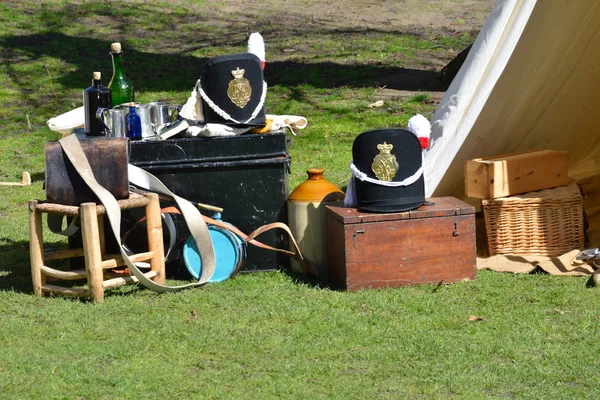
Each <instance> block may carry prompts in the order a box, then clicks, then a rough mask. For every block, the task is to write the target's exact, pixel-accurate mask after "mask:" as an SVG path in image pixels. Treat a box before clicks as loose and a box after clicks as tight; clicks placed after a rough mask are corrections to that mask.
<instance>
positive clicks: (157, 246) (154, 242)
mask: <svg viewBox="0 0 600 400" xmlns="http://www.w3.org/2000/svg"><path fill="white" fill-rule="evenodd" d="M146 196H148V197H149V198H150V202H149V203H148V205H147V206H146V228H147V233H148V250H149V251H151V252H153V253H154V255H153V257H152V258H151V259H150V270H151V271H153V272H156V277H155V278H154V281H155V282H156V283H159V284H161V285H164V283H165V249H164V247H163V232H162V219H161V216H160V201H159V200H158V195H157V194H156V193H149V194H147V195H146Z"/></svg>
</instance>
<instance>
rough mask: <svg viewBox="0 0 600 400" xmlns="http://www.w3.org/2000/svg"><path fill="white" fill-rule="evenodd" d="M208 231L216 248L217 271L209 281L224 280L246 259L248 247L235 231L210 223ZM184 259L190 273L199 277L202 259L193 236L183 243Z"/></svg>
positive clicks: (233, 273)
mask: <svg viewBox="0 0 600 400" xmlns="http://www.w3.org/2000/svg"><path fill="white" fill-rule="evenodd" d="M208 232H209V234H210V237H211V239H212V242H213V248H214V249H215V257H216V262H217V263H216V266H215V272H214V273H213V275H212V277H211V278H210V279H209V280H208V282H222V281H224V280H226V279H229V278H231V277H232V276H233V275H235V273H236V272H237V271H238V270H239V268H240V267H241V266H242V264H243V263H244V261H245V259H246V248H245V246H244V243H243V242H242V240H241V239H240V238H239V237H238V236H237V235H235V234H234V233H232V232H230V231H228V230H227V229H223V228H219V227H218V226H214V225H209V227H208ZM183 260H184V262H185V266H186V268H187V269H188V271H189V272H190V274H191V275H192V276H193V277H194V278H196V279H199V278H200V275H202V260H201V259H200V254H199V253H198V247H197V246H196V242H195V241H194V238H193V237H192V236H190V237H188V238H187V240H186V241H185V244H184V245H183Z"/></svg>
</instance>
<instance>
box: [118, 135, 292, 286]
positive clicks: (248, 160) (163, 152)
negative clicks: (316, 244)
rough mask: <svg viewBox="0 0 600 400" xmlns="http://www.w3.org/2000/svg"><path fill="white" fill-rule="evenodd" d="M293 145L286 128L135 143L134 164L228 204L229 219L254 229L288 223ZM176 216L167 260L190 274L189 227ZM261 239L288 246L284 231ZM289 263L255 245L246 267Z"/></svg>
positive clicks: (196, 195) (193, 194)
mask: <svg viewBox="0 0 600 400" xmlns="http://www.w3.org/2000/svg"><path fill="white" fill-rule="evenodd" d="M288 145H289V139H288V137H287V136H286V134H285V133H284V132H278V133H272V134H247V135H240V136H234V137H215V138H182V139H169V140H164V141H139V142H132V143H131V155H130V161H129V162H130V163H131V164H133V165H136V166H138V167H140V168H143V169H144V170H146V171H148V172H150V173H151V174H153V175H154V176H156V177H157V178H159V179H160V180H161V181H162V182H163V183H164V184H165V185H166V186H167V187H168V188H169V189H170V190H171V191H172V192H173V193H175V194H177V195H178V196H181V197H183V198H185V199H187V200H190V201H192V202H198V203H204V204H209V205H212V206H217V207H221V208H223V212H222V219H223V221H225V222H229V223H231V224H232V225H235V226H236V227H238V228H239V229H240V230H242V231H243V232H245V233H250V232H251V231H253V230H255V229H256V228H258V227H260V226H262V225H264V224H267V223H271V222H275V221H280V222H285V223H287V215H286V200H287V195H288V175H289V171H290V163H291V161H290V156H289V154H288ZM201 212H202V213H203V214H205V215H208V216H212V214H213V212H210V211H205V210H202V209H201ZM173 218H174V220H175V226H176V229H177V247H176V250H175V251H174V253H173V254H171V255H170V256H169V259H168V260H167V271H168V272H169V271H171V272H173V273H175V274H176V275H179V273H178V272H181V271H185V273H187V270H186V268H185V264H184V261H183V257H182V249H183V242H184V240H185V238H187V236H188V235H189V231H188V229H187V227H186V226H185V222H184V220H183V218H181V217H180V216H177V215H176V216H174V217H173ZM258 239H259V240H260V241H262V242H264V243H266V244H269V245H271V246H274V247H278V248H285V249H287V248H288V240H287V237H285V236H284V234H283V232H277V231H270V232H267V233H265V234H263V235H262V236H260V237H259V238H258ZM288 264H289V260H288V259H287V257H285V256H281V255H278V253H277V252H274V251H268V250H264V249H259V248H256V247H254V246H249V247H248V257H247V260H246V263H245V265H244V266H243V268H242V271H258V270H273V269H277V268H279V267H287V265H288ZM183 275H185V274H183Z"/></svg>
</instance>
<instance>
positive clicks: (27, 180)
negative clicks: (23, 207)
mask: <svg viewBox="0 0 600 400" xmlns="http://www.w3.org/2000/svg"><path fill="white" fill-rule="evenodd" d="M0 186H31V175H29V172H27V171H23V175H22V176H21V182H0Z"/></svg>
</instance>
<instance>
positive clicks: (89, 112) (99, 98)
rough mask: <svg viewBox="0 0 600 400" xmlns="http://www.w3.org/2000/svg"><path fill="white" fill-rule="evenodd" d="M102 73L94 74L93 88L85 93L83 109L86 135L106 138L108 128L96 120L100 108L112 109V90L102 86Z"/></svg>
mask: <svg viewBox="0 0 600 400" xmlns="http://www.w3.org/2000/svg"><path fill="white" fill-rule="evenodd" d="M100 78H101V74H100V72H94V73H93V74H92V86H90V87H89V88H87V89H85V90H84V91H83V109H84V113H85V125H84V126H85V134H86V135H89V136H104V135H105V134H106V127H105V126H104V124H103V123H101V122H100V121H98V119H97V118H96V110H97V109H98V108H100V107H102V108H111V107H112V102H111V95H110V89H109V88H107V87H106V86H104V85H102V82H101V80H100Z"/></svg>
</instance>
